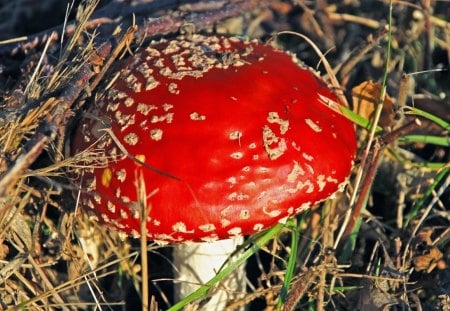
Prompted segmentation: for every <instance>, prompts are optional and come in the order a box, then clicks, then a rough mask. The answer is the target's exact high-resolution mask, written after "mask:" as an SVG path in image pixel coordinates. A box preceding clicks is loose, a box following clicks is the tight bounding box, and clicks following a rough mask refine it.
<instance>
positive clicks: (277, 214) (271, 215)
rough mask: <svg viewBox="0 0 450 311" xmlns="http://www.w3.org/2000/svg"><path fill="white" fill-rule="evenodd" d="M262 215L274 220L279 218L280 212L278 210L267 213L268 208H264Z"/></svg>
mask: <svg viewBox="0 0 450 311" xmlns="http://www.w3.org/2000/svg"><path fill="white" fill-rule="evenodd" d="M263 213H264V214H266V215H267V216H269V217H271V218H275V217H278V216H280V214H281V211H279V210H273V211H269V210H268V206H264V207H263Z"/></svg>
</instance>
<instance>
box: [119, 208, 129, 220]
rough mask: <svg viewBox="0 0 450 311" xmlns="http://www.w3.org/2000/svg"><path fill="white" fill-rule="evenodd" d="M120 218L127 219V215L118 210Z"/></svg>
mask: <svg viewBox="0 0 450 311" xmlns="http://www.w3.org/2000/svg"><path fill="white" fill-rule="evenodd" d="M120 217H121V218H122V219H128V214H127V212H125V211H124V210H123V209H121V210H120Z"/></svg>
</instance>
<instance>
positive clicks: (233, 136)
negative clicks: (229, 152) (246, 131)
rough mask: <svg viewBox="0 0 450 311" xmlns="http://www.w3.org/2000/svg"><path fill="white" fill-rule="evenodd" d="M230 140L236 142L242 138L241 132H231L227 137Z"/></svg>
mask: <svg viewBox="0 0 450 311" xmlns="http://www.w3.org/2000/svg"><path fill="white" fill-rule="evenodd" d="M229 137H230V140H238V139H240V138H241V137H242V132H240V131H233V132H231V133H230V135H229Z"/></svg>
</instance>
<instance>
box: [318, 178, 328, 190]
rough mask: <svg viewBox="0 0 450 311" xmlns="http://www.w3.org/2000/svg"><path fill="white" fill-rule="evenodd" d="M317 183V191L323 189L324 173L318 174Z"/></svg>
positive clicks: (324, 182)
mask: <svg viewBox="0 0 450 311" xmlns="http://www.w3.org/2000/svg"><path fill="white" fill-rule="evenodd" d="M316 182H317V185H318V186H319V191H323V188H325V186H326V184H327V183H326V181H325V175H319V176H318V177H317V181H316Z"/></svg>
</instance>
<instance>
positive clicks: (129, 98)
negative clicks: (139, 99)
mask: <svg viewBox="0 0 450 311" xmlns="http://www.w3.org/2000/svg"><path fill="white" fill-rule="evenodd" d="M124 104H125V106H127V107H131V106H133V104H134V100H133V98H131V97H127V99H125V102H124Z"/></svg>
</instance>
